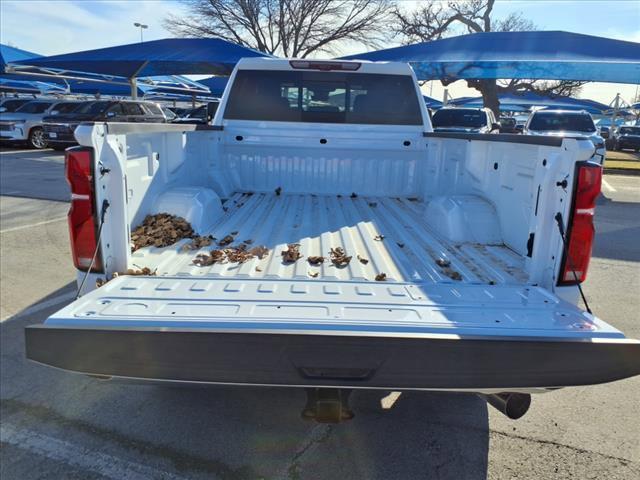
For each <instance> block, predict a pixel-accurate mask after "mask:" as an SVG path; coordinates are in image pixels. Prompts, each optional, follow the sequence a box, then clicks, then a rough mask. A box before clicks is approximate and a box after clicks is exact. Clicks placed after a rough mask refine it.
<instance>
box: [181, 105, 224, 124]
mask: <svg viewBox="0 0 640 480" xmlns="http://www.w3.org/2000/svg"><path fill="white" fill-rule="evenodd" d="M218 105H220V102H218V101H217V100H216V101H213V102H208V103H207V104H205V105H201V106H199V107H198V108H196V109H195V110H192V111H191V112H189V113H188V114H187V115H186V116H184V117H181V118H177V119H175V120H174V121H173V123H187V124H188V123H192V124H201V125H203V124H207V123H210V122H211V120H213V117H214V116H215V114H216V111H217V110H218Z"/></svg>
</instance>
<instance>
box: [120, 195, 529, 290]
mask: <svg viewBox="0 0 640 480" xmlns="http://www.w3.org/2000/svg"><path fill="white" fill-rule="evenodd" d="M224 205H225V208H226V212H225V213H224V215H223V217H222V218H221V219H220V220H219V221H218V222H217V223H216V224H215V226H214V227H213V229H212V230H211V231H207V232H199V233H200V234H203V235H206V234H210V235H212V236H213V237H215V238H217V239H221V238H223V237H225V236H226V235H229V234H234V232H237V234H234V237H235V239H236V242H234V243H233V245H238V244H240V243H241V242H242V241H245V240H250V241H251V245H252V246H257V245H264V246H266V247H267V248H268V249H269V255H268V256H266V257H265V258H263V259H262V260H259V259H257V258H254V259H252V260H250V261H248V262H246V263H243V264H238V263H223V264H214V265H212V266H205V267H202V266H197V265H194V264H193V259H194V258H195V257H196V255H197V254H199V253H205V252H207V251H210V250H212V249H214V248H222V247H217V246H215V245H212V246H209V247H205V248H203V249H201V250H199V251H198V250H188V249H186V248H185V245H187V244H188V243H189V242H190V241H189V240H181V241H180V242H178V243H177V244H175V245H173V246H171V247H165V248H155V247H146V248H143V249H140V250H138V251H136V252H134V253H133V254H132V258H131V262H132V264H133V265H134V266H136V267H139V268H142V267H149V268H151V269H152V270H155V269H157V270H156V273H157V275H161V276H195V277H213V278H216V277H224V278H228V277H237V278H256V279H260V278H272V279H279V280H292V279H316V280H319V281H320V280H327V281H363V280H364V281H375V277H376V276H377V275H379V274H381V273H384V274H386V281H387V282H401V283H405V282H416V283H422V284H435V283H466V284H511V285H513V284H523V283H525V282H526V279H527V275H526V274H525V272H524V271H523V267H524V259H523V258H522V257H521V256H520V255H518V254H517V253H515V252H513V251H512V250H510V249H509V248H507V247H505V246H504V245H480V244H469V243H465V244H454V243H452V242H449V241H447V240H445V239H443V238H442V237H440V236H439V235H438V234H437V233H436V232H434V231H432V230H431V229H430V228H429V227H428V226H427V225H426V223H425V217H424V208H425V204H424V203H423V202H421V201H418V200H417V199H412V198H380V197H359V196H340V195H337V196H316V195H293V194H291V195H286V194H282V195H276V194H275V193H271V194H265V193H255V194H253V193H237V194H235V195H233V196H232V197H231V198H230V199H229V200H227V201H226V202H225V204H224ZM289 243H299V244H300V252H301V254H302V255H303V258H301V259H300V260H298V261H297V262H295V263H293V264H285V263H284V262H283V261H282V257H281V253H280V252H281V251H282V250H285V249H286V248H287V244H289ZM335 247H342V248H344V250H345V251H346V253H347V255H350V256H352V257H353V258H352V260H351V262H350V263H349V265H348V266H346V267H343V268H339V267H336V266H334V265H333V264H332V263H331V261H330V260H329V250H330V249H331V248H335ZM308 256H324V257H325V258H326V260H325V262H324V263H323V264H322V265H320V266H312V265H310V264H309V263H308V262H307V260H306V258H307V257H308ZM360 259H363V260H362V261H361V260H360ZM437 259H443V260H448V261H450V262H451V265H450V267H449V269H446V268H442V267H441V266H439V265H438V264H437V263H436V260H437ZM452 272H457V273H459V274H460V276H458V275H456V274H455V273H452Z"/></svg>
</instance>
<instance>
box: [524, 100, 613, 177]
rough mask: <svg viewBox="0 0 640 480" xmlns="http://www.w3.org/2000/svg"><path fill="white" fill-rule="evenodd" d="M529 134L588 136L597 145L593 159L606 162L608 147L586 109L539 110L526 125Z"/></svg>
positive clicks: (525, 130) (600, 162)
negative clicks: (606, 147)
mask: <svg viewBox="0 0 640 480" xmlns="http://www.w3.org/2000/svg"><path fill="white" fill-rule="evenodd" d="M524 133H525V134H528V135H553V136H561V137H575V136H578V137H583V136H584V137H588V138H589V140H591V142H592V143H593V146H594V147H595V152H594V154H593V160H595V161H597V162H598V163H599V164H600V165H602V164H603V163H604V159H605V156H606V153H607V152H606V149H605V146H604V139H603V138H602V137H601V136H600V134H599V133H598V130H597V129H596V126H595V124H594V123H593V118H591V115H590V114H589V112H586V111H584V110H580V111H575V110H538V111H535V112H533V113H532V114H531V115H530V116H529V120H528V121H527V124H526V125H525V127H524Z"/></svg>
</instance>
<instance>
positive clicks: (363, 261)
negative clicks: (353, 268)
mask: <svg viewBox="0 0 640 480" xmlns="http://www.w3.org/2000/svg"><path fill="white" fill-rule="evenodd" d="M358 260H360V263H361V264H363V265H366V264H367V263H369V260H367V259H366V258H364V257H361V256H360V255H358Z"/></svg>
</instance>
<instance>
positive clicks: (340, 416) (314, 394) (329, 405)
mask: <svg viewBox="0 0 640 480" xmlns="http://www.w3.org/2000/svg"><path fill="white" fill-rule="evenodd" d="M305 391H306V392H307V404H306V405H305V407H304V409H303V410H302V418H304V419H305V420H315V421H316V422H318V423H340V422H344V421H347V420H351V419H352V418H353V417H354V414H353V411H352V410H351V408H350V407H349V395H350V394H351V390H347V389H339V388H306V389H305Z"/></svg>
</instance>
